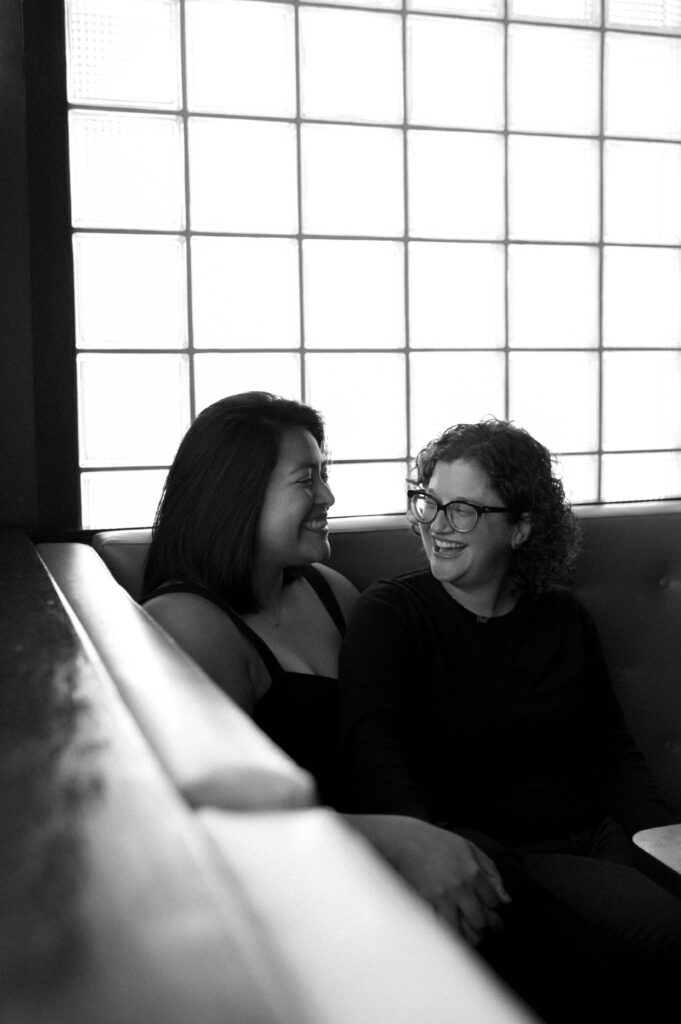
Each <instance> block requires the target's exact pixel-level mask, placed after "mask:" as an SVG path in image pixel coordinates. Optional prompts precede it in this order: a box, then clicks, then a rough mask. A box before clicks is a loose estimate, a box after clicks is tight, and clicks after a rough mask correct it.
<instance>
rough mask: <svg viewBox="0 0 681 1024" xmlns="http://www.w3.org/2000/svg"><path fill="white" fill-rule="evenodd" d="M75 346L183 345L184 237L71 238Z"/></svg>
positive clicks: (94, 236) (79, 235)
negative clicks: (74, 296)
mask: <svg viewBox="0 0 681 1024" xmlns="http://www.w3.org/2000/svg"><path fill="white" fill-rule="evenodd" d="M73 261H74V283H75V292H76V344H77V345H78V347H79V348H116V349H118V348H184V347H185V346H186V344H187V285H186V281H187V270H186V257H185V240H184V238H182V237H180V236H177V235H113V234H111V235H98V234H94V233H92V234H75V235H74V236H73Z"/></svg>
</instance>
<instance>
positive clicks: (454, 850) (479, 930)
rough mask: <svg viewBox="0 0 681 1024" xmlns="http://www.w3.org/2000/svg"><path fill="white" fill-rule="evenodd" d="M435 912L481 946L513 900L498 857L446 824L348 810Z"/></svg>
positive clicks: (355, 822)
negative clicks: (356, 812) (457, 833)
mask: <svg viewBox="0 0 681 1024" xmlns="http://www.w3.org/2000/svg"><path fill="white" fill-rule="evenodd" d="M348 819H349V820H350V821H351V823H352V824H353V825H354V826H355V827H356V828H358V830H359V831H360V832H362V833H363V834H364V835H365V836H366V838H367V839H369V840H370V841H371V843H372V844H373V845H374V847H375V848H376V849H377V850H378V851H379V852H380V853H381V854H383V856H384V857H385V858H386V859H387V860H388V861H389V862H390V863H391V864H392V865H393V867H394V868H395V869H396V870H397V871H398V872H399V873H400V875H402V877H403V878H404V879H405V881H406V882H408V883H409V885H411V887H412V888H413V889H415V890H416V892H417V893H418V894H419V895H420V896H421V897H422V898H423V899H424V900H425V901H426V902H427V903H429V904H430V906H431V907H432V908H433V910H434V911H435V912H436V914H437V915H438V916H439V917H441V918H443V919H444V920H445V921H447V922H448V924H450V925H451V926H452V927H454V928H455V930H456V931H457V932H458V933H459V934H460V935H462V936H463V937H464V938H465V939H467V940H468V941H469V942H470V943H471V945H473V946H477V945H479V943H480V942H481V941H482V938H483V936H484V934H485V932H486V931H487V930H491V931H499V930H500V929H501V928H502V927H503V922H502V919H501V916H500V913H499V911H500V909H501V907H502V906H504V905H506V904H508V903H510V902H511V897H510V896H509V894H508V893H507V892H506V889H505V887H504V883H503V881H502V878H501V875H500V874H499V872H498V871H497V869H496V867H495V865H494V863H493V861H492V860H491V859H490V858H489V857H488V856H487V855H486V854H485V853H483V851H482V850H481V849H479V848H478V847H477V846H476V845H475V844H474V843H472V842H470V841H469V840H468V839H465V838H464V837H463V836H459V835H456V834H455V833H453V832H449V831H447V830H446V829H443V828H439V827H438V826H437V825H431V824H429V823H428V822H425V821H420V820H419V819H417V818H409V817H405V816H402V815H392V814H385V815H383V814H366V815H349V816H348Z"/></svg>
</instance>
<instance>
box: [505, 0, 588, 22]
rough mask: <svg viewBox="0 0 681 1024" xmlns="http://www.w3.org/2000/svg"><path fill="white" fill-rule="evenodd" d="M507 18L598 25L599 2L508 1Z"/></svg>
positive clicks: (565, 0) (583, 0)
mask: <svg viewBox="0 0 681 1024" xmlns="http://www.w3.org/2000/svg"><path fill="white" fill-rule="evenodd" d="M508 16H509V18H518V19H520V20H522V19H523V18H527V19H528V20H529V21H553V22H562V23H564V24H574V25H600V23H601V0H550V3H547V2H546V0H508Z"/></svg>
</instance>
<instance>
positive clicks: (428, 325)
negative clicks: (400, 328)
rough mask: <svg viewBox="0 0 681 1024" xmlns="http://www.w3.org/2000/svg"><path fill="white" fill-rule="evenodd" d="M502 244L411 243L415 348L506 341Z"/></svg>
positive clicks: (478, 345) (492, 344)
mask: <svg viewBox="0 0 681 1024" xmlns="http://www.w3.org/2000/svg"><path fill="white" fill-rule="evenodd" d="M504 294H505V260H504V250H503V246H501V245H485V244H482V243H479V242H468V243H461V244H460V243H457V242H411V243H410V245H409V324H410V340H411V346H412V348H500V347H502V346H503V345H504V341H505V331H504V325H505V317H504Z"/></svg>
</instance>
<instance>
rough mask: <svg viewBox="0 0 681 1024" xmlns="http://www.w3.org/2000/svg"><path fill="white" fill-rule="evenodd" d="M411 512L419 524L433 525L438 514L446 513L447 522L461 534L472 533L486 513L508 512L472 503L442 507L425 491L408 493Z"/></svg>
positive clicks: (494, 506)
mask: <svg viewBox="0 0 681 1024" xmlns="http://www.w3.org/2000/svg"><path fill="white" fill-rule="evenodd" d="M407 498H408V499H409V510H410V512H411V514H412V515H413V517H414V519H415V520H416V522H417V523H432V522H433V520H434V519H435V518H436V517H437V514H438V512H444V514H445V515H446V517H447V522H448V523H449V525H450V526H451V527H453V528H454V529H455V530H457V531H458V532H459V533H470V532H471V530H474V529H475V527H476V526H477V525H478V520H479V518H480V516H481V515H484V514H485V513H486V512H508V509H507V508H501V507H500V506H498V505H475V504H474V503H473V502H472V501H448V502H447V503H446V504H445V505H442V504H441V503H440V502H439V501H437V499H436V498H434V497H433V496H432V494H426V492H425V491H407Z"/></svg>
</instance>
